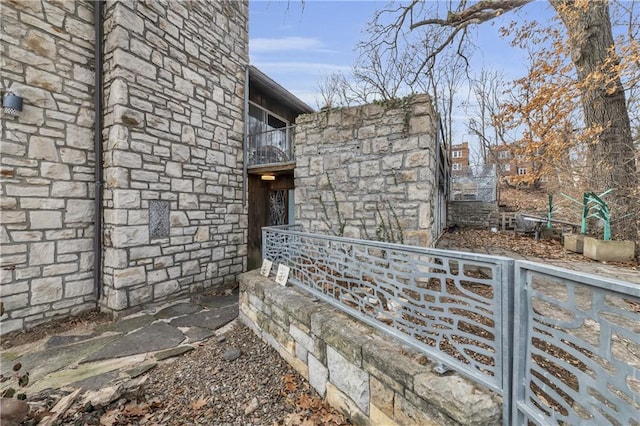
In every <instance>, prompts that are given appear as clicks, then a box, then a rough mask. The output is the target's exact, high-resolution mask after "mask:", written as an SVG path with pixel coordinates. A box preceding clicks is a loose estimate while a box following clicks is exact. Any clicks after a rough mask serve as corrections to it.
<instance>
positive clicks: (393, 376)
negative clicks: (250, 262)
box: [239, 271, 502, 426]
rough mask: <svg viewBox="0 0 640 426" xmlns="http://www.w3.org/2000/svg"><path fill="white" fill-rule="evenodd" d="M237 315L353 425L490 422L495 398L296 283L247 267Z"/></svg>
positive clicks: (497, 409) (497, 415)
mask: <svg viewBox="0 0 640 426" xmlns="http://www.w3.org/2000/svg"><path fill="white" fill-rule="evenodd" d="M239 281H240V319H241V320H242V321H243V322H244V323H245V324H246V325H247V326H249V327H250V328H252V329H253V330H254V332H255V333H256V334H257V335H258V336H260V337H261V338H262V339H263V340H265V341H266V342H268V343H269V344H270V345H271V346H272V347H273V348H274V349H276V350H277V351H278V353H279V354H280V355H281V356H282V357H283V358H284V359H285V360H286V361H287V362H288V363H289V364H290V365H291V366H292V367H293V368H295V369H296V371H298V373H300V374H301V375H302V376H304V377H305V378H306V379H307V380H308V381H309V383H310V384H311V386H312V387H313V388H314V389H315V390H316V391H317V392H318V393H319V394H320V395H321V396H322V397H323V398H324V399H325V400H326V401H328V403H329V404H330V405H332V406H333V407H335V408H337V409H339V410H341V411H342V412H343V413H344V414H345V415H346V416H347V417H348V418H350V419H351V420H352V421H353V422H354V423H355V424H357V425H384V426H392V425H421V426H427V425H497V424H501V417H502V403H501V398H500V397H499V396H498V395H496V394H495V393H494V392H491V391H489V390H487V389H486V388H484V387H482V386H480V385H478V384H476V383H474V382H472V381H470V380H468V379H466V378H464V377H462V376H460V375H459V374H457V373H453V374H450V373H449V374H447V375H444V376H441V375H438V374H436V373H434V372H433V371H432V370H433V368H434V364H433V363H431V362H430V361H428V360H427V358H426V357H425V356H424V355H422V354H420V353H418V352H416V351H415V350H413V349H412V348H410V347H408V346H406V345H404V344H402V343H401V342H399V341H396V340H394V339H393V338H392V337H390V336H388V335H384V334H382V333H381V332H379V331H377V330H375V329H373V328H372V327H370V326H367V325H365V324H363V323H361V322H359V321H357V320H356V319H354V318H352V317H350V316H348V315H346V314H344V313H342V312H340V311H339V310H338V309H336V308H334V307H332V306H330V305H328V304H326V303H322V302H319V301H318V300H317V299H312V297H311V296H310V295H309V294H308V293H306V292H304V291H302V290H299V289H296V288H294V287H282V286H280V285H278V284H276V283H275V282H274V281H273V280H271V279H268V278H265V277H262V276H261V275H259V273H258V271H252V272H247V273H245V274H242V275H241V276H240V277H239Z"/></svg>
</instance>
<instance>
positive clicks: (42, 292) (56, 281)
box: [30, 277, 62, 306]
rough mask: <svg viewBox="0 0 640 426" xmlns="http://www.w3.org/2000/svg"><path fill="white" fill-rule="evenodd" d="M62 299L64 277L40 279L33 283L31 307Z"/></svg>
mask: <svg viewBox="0 0 640 426" xmlns="http://www.w3.org/2000/svg"><path fill="white" fill-rule="evenodd" d="M60 299H62V277H48V278H38V279H34V280H32V281H31V300H30V304H31V306H34V305H40V304H42V303H50V302H55V301H57V300H60Z"/></svg>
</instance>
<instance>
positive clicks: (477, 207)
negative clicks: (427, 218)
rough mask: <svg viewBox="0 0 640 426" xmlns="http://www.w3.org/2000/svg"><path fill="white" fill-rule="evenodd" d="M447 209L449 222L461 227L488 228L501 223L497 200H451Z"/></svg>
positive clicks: (450, 224)
mask: <svg viewBox="0 0 640 426" xmlns="http://www.w3.org/2000/svg"><path fill="white" fill-rule="evenodd" d="M448 206H449V208H448V209H447V215H448V218H447V224H448V225H449V226H452V225H458V226H459V227H461V228H478V229H488V228H490V227H492V226H498V225H499V223H498V222H499V221H500V220H499V219H500V218H499V215H500V214H499V211H498V210H499V209H498V203H497V202H483V201H450V202H449V203H448Z"/></svg>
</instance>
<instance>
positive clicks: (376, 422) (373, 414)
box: [369, 403, 398, 426]
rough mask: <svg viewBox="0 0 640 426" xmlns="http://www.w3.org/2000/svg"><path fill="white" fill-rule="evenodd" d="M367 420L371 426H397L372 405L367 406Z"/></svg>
mask: <svg viewBox="0 0 640 426" xmlns="http://www.w3.org/2000/svg"><path fill="white" fill-rule="evenodd" d="M369 420H370V424H371V425H373V426H396V425H397V424H398V423H396V422H395V421H394V420H393V419H392V418H391V417H389V416H387V415H386V414H385V413H384V412H383V411H382V410H380V409H379V408H378V407H376V406H375V405H374V404H373V403H371V405H369Z"/></svg>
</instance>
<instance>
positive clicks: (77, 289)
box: [64, 279, 93, 297]
mask: <svg viewBox="0 0 640 426" xmlns="http://www.w3.org/2000/svg"><path fill="white" fill-rule="evenodd" d="M91 293H93V279H88V280H80V281H69V282H66V283H65V285H64V297H79V296H87V295H89V294H91Z"/></svg>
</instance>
